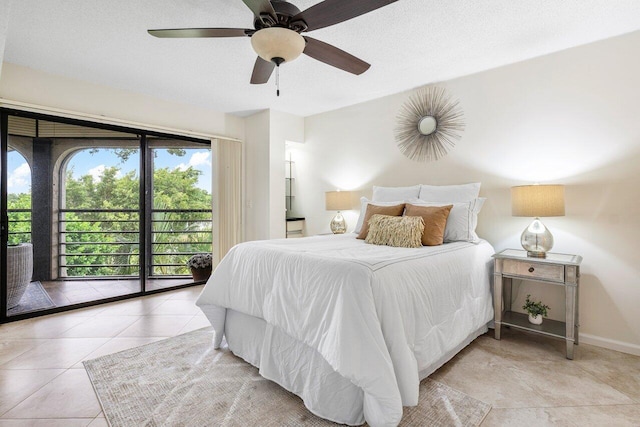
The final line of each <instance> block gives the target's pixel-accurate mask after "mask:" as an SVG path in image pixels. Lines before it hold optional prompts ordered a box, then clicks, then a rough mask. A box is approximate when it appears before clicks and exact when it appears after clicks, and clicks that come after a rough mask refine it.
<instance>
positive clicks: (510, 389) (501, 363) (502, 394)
mask: <svg viewBox="0 0 640 427" xmlns="http://www.w3.org/2000/svg"><path fill="white" fill-rule="evenodd" d="M201 289H202V287H201V286H197V287H193V288H188V289H182V290H178V291H172V292H167V293H163V294H158V295H152V296H148V297H143V298H139V299H134V300H127V301H122V302H117V303H111V304H107V305H102V306H97V307H90V308H86V309H82V310H77V311H74V312H68V313H61V314H56V315H52V316H45V317H41V318H37V319H31V320H26V321H20V322H14V323H10V324H6V325H1V326H0V427H4V426H12V427H14V426H15V427H24V426H36V427H37V426H47V427H49V426H54V427H55V426H64V427H75V426H78V427H80V426H91V427H96V426H106V425H107V423H106V421H105V419H104V417H103V414H102V413H101V409H100V405H99V403H98V401H97V399H96V397H95V394H94V392H93V389H92V387H91V383H90V382H89V379H88V377H87V375H86V373H85V371H84V368H83V366H82V363H81V362H82V360H85V359H92V358H95V357H98V356H100V355H104V354H109V353H113V352H117V351H120V350H124V349H127V348H131V347H135V346H139V345H143V344H147V343H150V342H153V341H157V340H160V339H163V338H167V337H171V336H174V335H177V334H180V333H184V332H188V331H191V330H194V329H198V328H201V327H204V326H208V322H207V320H206V318H205V317H204V316H203V315H202V314H200V313H199V310H198V309H197V308H196V307H195V306H194V305H193V302H194V301H195V299H196V297H197V296H198V294H199V293H200V290H201ZM432 378H433V379H435V380H437V381H441V382H443V383H446V384H448V385H450V386H451V387H454V388H456V389H458V390H460V391H462V392H465V393H467V394H469V395H471V396H473V397H475V398H477V399H480V400H482V401H484V402H487V403H490V404H491V405H493V409H492V410H491V412H490V413H489V415H488V416H487V418H486V419H485V421H484V422H483V424H482V426H483V427H486V426H521V425H523V426H524V425H537V426H544V425H560V426H592V425H593V426H600V425H607V426H609V425H611V426H640V357H636V356H631V355H627V354H623V353H618V352H615V351H610V350H605V349H602V348H598V347H593V346H589V345H585V344H582V345H580V346H579V347H578V348H577V349H576V358H575V360H573V361H569V360H567V359H565V358H564V343H563V342H561V341H556V340H552V339H548V338H544V337H539V336H534V335H528V334H524V333H520V332H517V331H509V330H504V331H503V339H502V340H501V341H496V340H494V339H493V338H492V337H491V336H490V335H484V336H481V337H479V338H478V339H477V340H475V341H474V342H473V343H472V344H471V345H470V346H469V347H467V348H466V349H464V350H463V351H462V352H460V353H459V354H458V355H457V356H456V357H455V358H454V359H452V360H451V361H450V362H449V363H447V364H446V365H445V366H443V367H442V368H441V369H440V370H438V371H437V372H436V373H434V374H433V375H432Z"/></svg>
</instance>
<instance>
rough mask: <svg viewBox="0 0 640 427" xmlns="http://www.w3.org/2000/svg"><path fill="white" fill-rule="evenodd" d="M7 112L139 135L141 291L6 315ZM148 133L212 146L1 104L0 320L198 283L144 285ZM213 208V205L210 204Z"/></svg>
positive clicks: (148, 219) (149, 212)
mask: <svg viewBox="0 0 640 427" xmlns="http://www.w3.org/2000/svg"><path fill="white" fill-rule="evenodd" d="M9 116H19V117H26V118H31V119H34V120H46V121H51V122H58V123H64V124H69V125H75V126H84V127H89V128H98V129H104V130H109V131H114V132H124V133H131V134H135V135H138V136H139V139H140V145H139V150H140V174H139V175H140V178H139V200H140V215H139V219H140V225H139V232H140V239H139V240H140V241H139V253H140V256H139V280H140V291H139V292H133V293H130V294H126V295H121V296H116V297H109V298H104V299H99V300H93V301H87V302H82V303H76V304H70V305H66V306H61V307H54V308H50V309H44V310H40V311H34V312H29V313H22V314H16V315H12V316H10V317H9V316H7V304H8V301H7V291H8V289H7V275H6V263H7V242H8V231H9V230H8V216H7V190H8V189H7V180H8V176H7V175H8V174H7V158H8V140H9V133H8V121H9V120H8V118H9ZM148 137H159V138H170V139H174V140H181V141H186V142H193V143H197V144H201V145H202V146H203V147H211V141H210V140H207V139H201V138H195V137H189V136H184V135H175V134H170V133H163V132H155V131H149V130H144V129H136V128H129V127H126V126H117V125H111V124H105V123H98V122H91V121H88V120H79V119H71V118H66V117H58V116H53V115H48V114H41V113H33V112H27V111H22V110H15V109H10V108H0V324H4V323H8V322H14V321H18V320H24V319H29V318H33V317H39V316H45V315H48V314H53V313H60V312H64V311H69V310H75V309H78V308H84V307H90V306H94V305H98V304H105V303H109V302H114V301H121V300H125V299H130V298H136V297H140V296H144V295H151V294H156V293H160V292H165V291H171V290H176V289H181V288H187V287H191V286H196V285H198V284H197V283H185V284H180V285H175V286H168V287H166V288H162V289H153V290H147V289H146V278H147V276H148V275H149V271H148V270H149V268H150V266H151V251H152V245H151V242H150V239H151V219H152V209H153V204H152V197H153V192H152V191H150V189H149V191H147V190H148V189H147V186H148V185H150V184H152V182H153V170H152V168H151V166H153V162H152V161H151V160H152V159H151V158H150V157H149V156H150V155H151V150H152V149H151V147H150V146H149V144H148V143H147V138H148ZM212 208H213V207H212Z"/></svg>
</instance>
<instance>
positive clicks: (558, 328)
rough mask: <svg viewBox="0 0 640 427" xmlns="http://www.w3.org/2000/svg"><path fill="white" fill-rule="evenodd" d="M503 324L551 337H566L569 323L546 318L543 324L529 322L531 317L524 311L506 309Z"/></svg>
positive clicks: (503, 314)
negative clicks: (517, 311)
mask: <svg viewBox="0 0 640 427" xmlns="http://www.w3.org/2000/svg"><path fill="white" fill-rule="evenodd" d="M501 323H502V325H504V326H511V327H512V328H518V329H522V330H525V331H533V332H537V333H539V334H543V335H548V336H550V337H556V338H562V339H564V338H565V334H566V330H567V324H566V323H565V322H558V321H557V320H551V319H544V321H543V322H542V324H540V325H534V324H533V323H531V322H529V317H528V316H527V315H526V314H523V313H516V312H514V311H505V312H504V313H502V322H501Z"/></svg>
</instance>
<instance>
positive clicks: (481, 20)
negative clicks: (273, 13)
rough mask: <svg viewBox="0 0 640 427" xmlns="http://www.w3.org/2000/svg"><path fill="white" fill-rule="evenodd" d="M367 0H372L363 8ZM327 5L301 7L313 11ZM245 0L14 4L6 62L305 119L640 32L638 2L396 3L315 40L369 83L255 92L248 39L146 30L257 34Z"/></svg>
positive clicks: (318, 70) (334, 75)
mask: <svg viewBox="0 0 640 427" xmlns="http://www.w3.org/2000/svg"><path fill="white" fill-rule="evenodd" d="M361 1H365V0H361ZM317 2H318V0H294V1H293V3H294V4H296V6H298V8H299V9H301V10H304V9H306V8H307V7H309V6H312V5H314V4H316V3H317ZM252 22H253V17H252V14H251V11H250V10H249V9H248V8H247V7H246V6H245V5H244V4H243V3H242V1H241V0H182V1H176V0H138V1H132V0H108V1H103V0H102V1H98V0H47V1H43V0H12V3H11V11H10V18H9V28H8V34H7V41H6V46H5V56H4V60H5V61H7V62H11V63H15V64H19V65H23V66H27V67H30V68H34V69H37V70H42V71H45V72H48V73H53V74H59V75H63V76H66V77H71V78H75V79H80V80H84V81H88V82H92V83H97V84H102V85H107V86H110V87H114V88H118V89H123V90H127V91H132V92H137V93H142V94H147V95H151V96H155V97H159V98H163V99H167V100H174V101H179V102H184V103H188V104H193V105H198V106H203V107H208V108H211V109H214V110H217V111H222V112H228V113H233V114H238V115H246V114H249V113H251V112H253V111H256V110H260V109H265V108H273V109H275V110H279V111H284V112H289V113H293V114H297V115H301V116H308V115H311V114H316V113H320V112H323V111H328V110H333V109H337V108H340V107H344V106H347V105H352V104H356V103H359V102H363V101H367V100H370V99H374V98H379V97H381V96H384V95H389V94H393V93H398V92H401V91H403V90H407V89H411V88H414V87H418V86H422V85H425V84H429V83H433V82H437V81H443V80H448V79H451V78H455V77H459V76H463V75H468V74H472V73H476V72H478V71H482V70H486V69H490V68H494V67H498V66H501V65H505V64H510V63H514V62H518V61H522V60H525V59H528V58H533V57H536V56H540V55H544V54H547V53H551V52H556V51H559V50H562V49H567V48H570V47H574V46H578V45H582V44H586V43H590V42H593V41H596V40H601V39H605V38H609V37H613V36H616V35H620V34H624V33H629V32H632V31H637V30H640V1H638V0H537V1H533V0H448V1H442V0H399V1H398V2H396V3H393V4H391V5H389V6H386V7H384V8H382V9H378V10H376V11H373V12H371V13H369V14H367V15H363V16H361V17H358V18H354V19H352V20H350V21H346V22H343V23H341V24H337V25H335V26H332V27H328V28H324V29H321V30H317V31H313V32H311V33H309V35H310V36H312V37H314V38H317V39H320V40H322V41H325V42H328V43H331V44H333V45H335V46H337V47H339V48H341V49H343V50H345V51H347V52H349V53H351V54H353V55H355V56H357V57H359V58H361V59H363V60H365V61H367V62H369V63H371V64H372V66H371V68H370V69H369V70H368V71H367V72H365V73H364V74H362V75H360V76H354V75H351V74H349V73H346V72H344V71H341V70H338V69H335V68H332V67H330V66H328V65H325V64H323V63H321V62H318V61H316V60H314V59H312V58H309V57H307V56H304V55H303V56H301V57H300V58H298V59H297V60H295V61H293V62H291V63H288V64H284V65H283V66H282V67H281V72H280V86H281V96H280V97H279V98H277V97H276V94H275V92H276V91H275V75H274V76H272V77H271V80H270V81H269V83H267V84H266V85H250V84H249V79H250V76H251V71H252V68H253V63H254V61H255V57H256V55H255V53H254V52H253V50H252V48H251V42H250V39H249V38H248V37H246V38H221V39H158V38H154V37H151V36H149V35H148V34H147V32H146V30H147V29H149V28H181V27H236V28H251V27H252Z"/></svg>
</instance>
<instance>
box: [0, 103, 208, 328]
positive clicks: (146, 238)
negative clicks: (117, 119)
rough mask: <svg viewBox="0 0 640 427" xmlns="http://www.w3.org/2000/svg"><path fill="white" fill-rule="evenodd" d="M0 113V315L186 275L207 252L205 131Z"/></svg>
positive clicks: (79, 302)
mask: <svg viewBox="0 0 640 427" xmlns="http://www.w3.org/2000/svg"><path fill="white" fill-rule="evenodd" d="M0 117H1V118H2V120H3V121H2V122H1V123H2V124H3V126H2V129H1V130H0V133H1V134H2V150H1V151H2V152H1V156H2V163H1V165H2V174H1V175H2V177H1V178H2V185H1V190H2V191H1V194H2V200H1V201H0V202H1V203H0V208H1V210H2V227H3V229H2V242H1V249H0V269H1V270H0V278H1V279H2V292H1V295H2V304H3V307H4V309H3V310H2V312H3V315H2V318H3V319H5V320H11V318H24V317H27V316H30V315H33V314H34V313H38V312H52V311H59V310H61V309H63V308H65V307H70V306H83V305H87V304H91V303H94V302H96V301H105V300H113V299H119V298H124V297H127V296H130V295H139V294H144V293H145V292H147V291H156V290H160V289H166V288H171V287H176V286H185V285H190V284H193V283H194V279H193V278H192V275H191V272H190V271H189V269H188V267H187V261H188V259H189V258H190V257H191V256H193V255H194V254H200V253H211V252H212V232H211V224H212V217H211V215H212V214H211V212H212V209H211V200H212V195H211V149H210V148H211V147H210V143H209V142H208V141H207V142H199V141H192V140H183V139H180V138H169V137H166V136H157V135H149V134H147V133H145V132H139V133H137V132H131V131H127V130H123V129H120V128H117V129H115V128H105V127H104V126H103V127H97V125H96V127H92V126H88V125H87V124H84V123H83V124H79V123H77V122H73V123H68V122H64V121H56V120H55V119H52V118H50V117H39V116H30V115H28V114H20V115H15V114H12V113H8V112H4V113H2V115H0Z"/></svg>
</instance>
